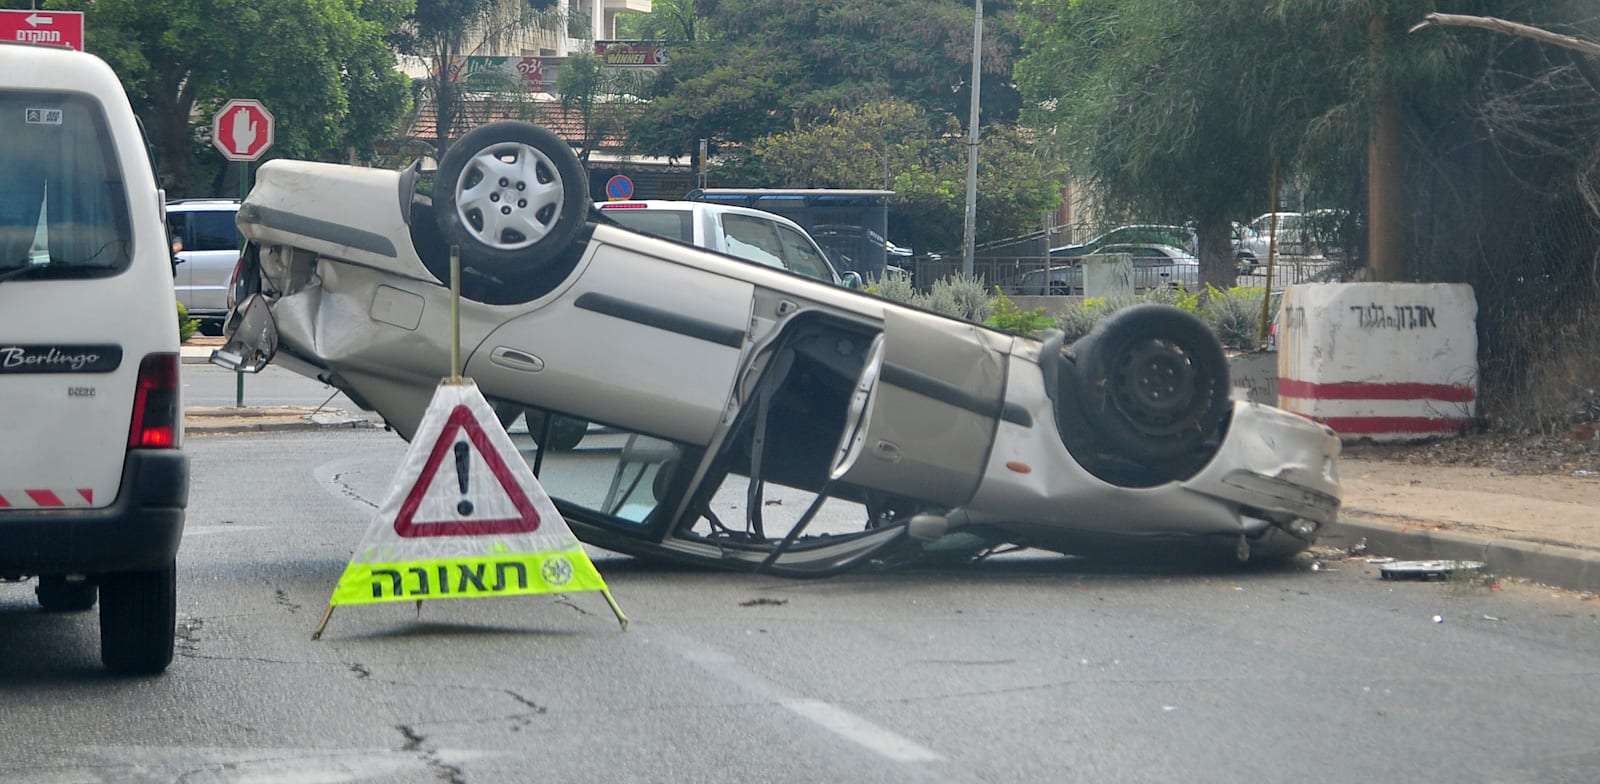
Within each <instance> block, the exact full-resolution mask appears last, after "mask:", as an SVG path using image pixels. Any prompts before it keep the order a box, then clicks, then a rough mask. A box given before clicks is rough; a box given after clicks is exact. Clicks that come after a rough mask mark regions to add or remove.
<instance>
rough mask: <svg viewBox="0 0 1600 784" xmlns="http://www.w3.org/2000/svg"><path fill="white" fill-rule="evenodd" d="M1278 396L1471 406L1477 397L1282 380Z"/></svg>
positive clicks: (1446, 388)
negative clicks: (1436, 401) (1430, 401)
mask: <svg viewBox="0 0 1600 784" xmlns="http://www.w3.org/2000/svg"><path fill="white" fill-rule="evenodd" d="M1278 394H1279V395H1281V396H1283V397H1295V398H1303V399H1306V400H1438V401H1441V402H1445V403H1470V402H1472V401H1473V400H1474V399H1475V398H1476V397H1477V393H1476V392H1475V391H1474V390H1473V389H1472V387H1470V386H1461V385H1457V384H1419V383H1411V382H1403V383H1395V384H1379V383H1372V382H1366V381H1330V382H1324V383H1318V382H1315V381H1298V380H1295V379H1292V378H1288V379H1284V378H1280V379H1278Z"/></svg>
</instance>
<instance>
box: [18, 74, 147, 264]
mask: <svg viewBox="0 0 1600 784" xmlns="http://www.w3.org/2000/svg"><path fill="white" fill-rule="evenodd" d="M108 138H110V136H109V134H108V133H107V131H106V126H105V120H104V118H103V116H102V115H101V113H100V109H99V107H98V105H96V104H95V103H94V102H93V101H92V100H90V99H89V98H87V97H83V96H67V95H56V94H45V93H36V92H5V93H0V140H4V141H3V142H0V177H4V179H5V187H3V188H0V269H15V268H18V267H24V266H29V265H40V266H42V265H46V264H48V265H49V269H48V270H40V275H43V276H62V277H65V276H84V275H88V276H101V275H109V274H112V273H114V272H117V271H119V270H121V269H123V268H124V267H126V266H127V264H128V259H129V255H128V249H129V245H130V244H131V242H130V230H129V224H130V221H129V218H128V208H127V205H126V204H125V203H124V200H123V197H122V188H121V187H120V186H121V182H122V174H121V171H120V169H119V168H118V166H117V160H116V156H115V154H114V153H113V151H112V149H111V145H109V144H107V143H106V141H105V140H106V139H108Z"/></svg>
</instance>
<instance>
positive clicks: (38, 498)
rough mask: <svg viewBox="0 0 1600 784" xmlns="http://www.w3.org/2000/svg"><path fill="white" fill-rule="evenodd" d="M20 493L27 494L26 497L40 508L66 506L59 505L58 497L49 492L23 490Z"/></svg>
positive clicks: (59, 498) (59, 499)
mask: <svg viewBox="0 0 1600 784" xmlns="http://www.w3.org/2000/svg"><path fill="white" fill-rule="evenodd" d="M22 492H24V493H27V494H28V497H29V498H32V499H33V502H34V503H36V504H38V505H40V506H66V504H63V503H61V497H60V496H58V495H56V494H55V493H52V492H50V491H49V490H24V491H22Z"/></svg>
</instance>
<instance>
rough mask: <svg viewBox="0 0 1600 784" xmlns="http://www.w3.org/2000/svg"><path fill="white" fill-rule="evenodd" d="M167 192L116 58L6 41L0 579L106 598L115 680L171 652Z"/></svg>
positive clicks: (151, 667)
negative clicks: (113, 63)
mask: <svg viewBox="0 0 1600 784" xmlns="http://www.w3.org/2000/svg"><path fill="white" fill-rule="evenodd" d="M162 203H163V199H162V194H161V191H160V188H159V187H158V186H157V184H156V179H155V175H154V172H153V171H152V167H151V161H150V155H149V149H148V147H147V145H146V143H145V138H144V134H143V133H142V131H141V130H140V127H139V124H138V121H137V120H136V119H135V118H134V114H133V109H132V108H131V107H130V106H129V104H128V98H127V96H126V95H125V94H124V93H123V90H122V86H121V84H119V83H118V81H117V77H116V74H114V73H112V71H111V69H110V68H109V67H107V66H106V64H105V63H104V62H102V61H101V60H100V59H99V58H97V57H94V56H93V55H89V54H85V53H81V52H74V51H72V50H70V49H63V48H56V47H45V46H37V45H30V44H13V43H5V42H0V579H4V580H10V581H17V580H22V579H27V578H30V577H32V578H37V579H38V583H37V585H36V587H35V594H36V595H37V597H38V600H39V604H40V605H41V606H42V607H43V608H44V609H45V610H47V611H62V612H74V611H84V610H87V609H89V608H90V607H93V606H94V604H95V601H96V599H97V598H98V600H99V602H100V649H101V659H102V660H103V662H104V663H105V665H106V667H107V668H108V669H110V670H112V671H113V672H119V673H157V672H161V671H162V670H164V669H166V667H167V665H168V664H169V663H171V661H172V652H173V634H174V629H175V626H176V616H177V602H176V591H175V584H176V556H177V551H178V542H179V540H180V539H181V538H182V535H183V518H184V507H185V506H186V505H187V503H188V495H189V465H188V461H187V458H186V457H185V455H184V454H183V452H182V451H181V448H180V447H181V445H182V443H183V419H182V410H183V409H182V406H181V401H180V388H181V387H180V384H179V380H178V363H179V358H178V327H177V315H176V314H177V303H176V300H175V299H174V296H173V284H172V265H171V262H170V255H169V254H170V251H169V248H168V246H167V239H166V225H165V222H164V220H163V217H162Z"/></svg>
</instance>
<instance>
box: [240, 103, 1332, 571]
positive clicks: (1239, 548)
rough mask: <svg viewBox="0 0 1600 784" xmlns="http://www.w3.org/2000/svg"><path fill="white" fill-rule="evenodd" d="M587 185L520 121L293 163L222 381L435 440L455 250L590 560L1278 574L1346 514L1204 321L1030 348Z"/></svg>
mask: <svg viewBox="0 0 1600 784" xmlns="http://www.w3.org/2000/svg"><path fill="white" fill-rule="evenodd" d="M586 182H587V178H586V176H585V172H584V171H583V169H582V167H581V165H580V164H579V163H578V161H577V159H576V158H575V157H574V156H573V154H572V152H571V150H570V148H569V147H568V146H567V145H566V144H565V143H564V142H562V141H561V140H560V139H559V138H557V137H556V136H554V135H553V134H551V133H549V132H548V131H546V130H544V129H542V128H539V127H537V126H534V125H529V124H526V123H518V122H501V123H494V124H491V125H486V126H483V127H480V128H478V129H476V130H474V131H472V132H470V133H468V134H466V135H465V136H464V137H462V138H461V139H460V141H458V142H457V143H456V144H455V146H454V147H452V148H451V150H450V151H449V153H448V154H447V155H446V156H445V157H444V158H443V160H442V161H441V162H440V165H439V167H438V170H437V171H436V172H433V173H432V176H431V177H430V176H429V173H428V172H426V171H424V170H423V169H422V168H421V167H420V165H414V166H412V167H411V168H408V169H406V170H404V171H385V170H373V169H364V168H356V167H349V166H341V165H334V164H324V163H310V162H299V161H272V162H269V163H267V164H265V165H264V166H262V167H261V169H260V172H259V179H258V182H257V184H256V186H255V188H254V190H252V191H251V193H250V195H249V198H247V199H246V200H245V202H244V205H243V207H242V209H241V210H240V211H239V226H240V229H241V230H242V231H243V233H244V235H245V237H246V238H248V240H249V246H248V249H247V251H246V253H245V255H244V257H243V258H242V259H241V262H240V270H239V274H238V275H237V278H238V280H237V283H236V291H235V297H236V300H237V302H238V303H239V304H238V306H237V307H236V309H235V311H234V313H233V314H232V315H231V317H230V320H229V325H228V331H229V336H230V343H229V346H228V347H227V348H226V349H225V350H224V351H222V352H219V354H218V357H219V358H220V360H221V362H220V363H221V364H226V365H228V366H234V367H238V366H243V367H245V368H246V369H254V368H259V367H260V366H261V365H262V364H264V363H265V362H267V361H275V362H277V363H278V364H280V365H283V366H285V367H289V368H292V369H294V370H296V371H298V372H300V373H303V374H305V375H308V376H312V377H315V378H318V379H321V380H323V381H325V382H326V383H328V384H331V385H333V386H334V387H337V388H338V389H340V390H342V391H343V392H344V393H345V394H347V395H348V396H349V397H350V398H351V399H352V400H354V401H355V402H357V403H358V404H360V405H362V406H364V407H366V408H369V409H372V410H374V411H377V412H378V413H379V414H381V415H382V416H383V417H384V419H385V420H386V421H387V422H388V424H389V425H390V426H392V427H393V428H394V429H395V430H396V431H397V432H399V434H400V435H401V436H403V437H406V438H408V439H409V438H410V437H411V435H412V434H413V432H414V430H415V428H416V427H417V425H418V423H419V422H420V420H421V418H422V415H423V411H424V410H425V409H426V407H427V405H428V401H429V399H430V396H431V395H432V393H433V391H434V388H435V386H437V384H438V383H439V381H440V379H441V378H443V377H445V376H447V375H449V374H450V373H451V370H452V367H451V363H452V360H451V346H452V337H451V324H452V318H451V292H450V286H449V281H450V280H451V275H450V267H451V255H452V253H451V249H452V247H454V248H457V249H458V253H459V259H460V266H461V274H460V289H461V295H462V296H461V301H460V310H459V322H460V346H461V356H462V359H463V360H464V361H463V365H464V370H465V375H467V376H470V377H471V378H473V379H474V380H476V382H477V384H478V387H479V388H480V389H481V390H482V391H483V393H484V394H485V395H486V396H487V397H488V398H489V399H490V401H491V403H493V405H494V406H495V409H496V411H497V412H498V413H500V415H501V416H502V419H503V420H504V422H505V423H506V424H507V425H508V426H509V427H510V428H511V429H512V432H513V433H514V435H515V437H516V438H517V439H518V440H519V441H520V443H521V444H523V445H525V447H526V451H525V453H524V456H525V457H526V458H527V460H528V461H529V462H530V464H531V465H532V466H533V468H534V471H535V473H536V474H537V475H538V477H539V479H540V482H541V483H542V484H543V485H544V487H545V489H546V490H548V491H549V493H550V494H551V496H553V497H554V498H555V500H556V502H557V505H558V507H559V508H560V510H561V512H562V514H563V515H564V516H565V517H566V519H567V521H568V523H569V525H570V526H571V527H572V530H573V531H574V532H575V533H576V534H577V535H578V537H579V538H581V539H583V540H584V541H585V542H588V543H590V544H592V545H596V546H600V547H604V548H607V549H610V550H614V551H618V552H622V553H628V554H632V555H636V556H640V557H653V558H667V559H673V560H679V561H686V562H692V563H697V564H705V565H714V566H719V567H726V568H734V569H745V570H756V569H759V570H766V571H769V572H772V573H777V574H785V575H795V576H802V575H823V574H830V573H833V572H836V571H838V570H841V569H846V568H850V567H853V566H856V565H860V564H863V563H867V562H869V561H870V562H873V563H878V564H895V563H902V562H906V561H910V560H914V559H916V558H917V557H920V556H922V555H926V554H930V553H932V554H949V553H952V552H954V553H958V554H963V555H970V556H978V555H982V554H984V553H987V552H992V551H994V550H997V549H1001V548H1006V547H1010V546H1026V547H1035V548H1042V549H1046V550H1052V551H1059V552H1064V553H1075V554H1094V553H1097V552H1105V551H1121V552H1127V549H1128V548H1129V547H1133V548H1162V547H1164V546H1165V547H1170V546H1172V545H1175V544H1176V545H1178V546H1181V547H1184V548H1189V549H1193V550H1196V551H1200V550H1215V551H1218V552H1227V553H1234V554H1237V555H1238V556H1239V557H1240V558H1246V557H1252V556H1253V557H1273V558H1281V557H1285V556H1287V555H1291V554H1293V553H1296V552H1298V551H1300V550H1303V549H1304V548H1305V547H1307V546H1308V545H1309V544H1310V543H1311V542H1312V541H1313V540H1314V538H1315V536H1316V534H1317V531H1318V529H1319V527H1320V526H1322V525H1324V524H1327V523H1329V522H1331V521H1333V520H1334V518H1335V516H1336V514H1337V511H1338V507H1339V484H1338V478H1337V473H1336V461H1337V456H1338V453H1339V441H1338V440H1337V438H1336V437H1335V436H1334V435H1333V433H1332V432H1331V431H1329V430H1328V429H1327V428H1325V427H1323V426H1321V425H1318V424H1316V423H1314V422H1311V421H1310V420H1308V419H1304V418H1302V417H1299V416H1297V415H1294V414H1290V413H1287V412H1284V411H1281V410H1278V409H1275V408H1272V407H1269V406H1263V405H1259V404H1256V403H1251V402H1246V401H1243V400H1235V399H1233V398H1232V396H1231V395H1230V387H1229V381H1228V371H1227V364H1226V360H1225V357H1224V355H1223V352H1222V349H1221V347H1220V346H1219V345H1218V343H1217V341H1216V339H1215V338H1214V337H1213V336H1212V334H1211V333H1210V331H1209V330H1207V329H1206V328H1205V327H1204V326H1203V325H1202V324H1201V323H1200V322H1199V321H1198V320H1197V319H1195V318H1194V317H1193V316H1191V315H1189V314H1187V313H1185V312H1183V311H1180V310H1177V309H1175V308H1167V307H1164V306H1156V305H1144V306H1138V307H1132V308H1128V309H1125V310H1122V311H1119V312H1118V313H1116V314H1115V315H1113V316H1112V317H1111V318H1109V319H1107V320H1106V321H1104V322H1103V323H1102V324H1100V325H1099V326H1098V327H1097V328H1096V329H1095V330H1094V332H1093V333H1092V334H1090V335H1089V336H1087V337H1085V338H1084V339H1082V340H1079V341H1076V342H1075V343H1072V344H1071V345H1064V344H1063V340H1062V337H1061V335H1060V334H1059V333H1057V334H1053V335H1048V336H1046V337H1045V338H1044V339H1043V340H1032V339H1028V338H1021V337H1015V336H1012V335H1009V334H1005V333H1001V332H997V331H994V330H991V329H988V328H985V327H983V326H980V325H976V324H972V323H968V322H964V321H960V320H956V319H951V318H947V317H944V316H940V315H937V314H934V313H930V312H926V311H923V310H919V309H916V308H912V307H908V306H905V305H901V304H898V303H894V302H890V301H887V300H884V299H881V298H877V297H874V296H871V295H870V294H865V293H861V292H857V291H851V290H848V289H845V288H841V287H838V286H834V285H829V284H827V283H825V282H821V281H818V280H814V279H811V278H807V277H803V276H800V275H797V274H792V273H789V272H786V271H784V270H783V269H780V268H775V267H772V266H768V265H762V264H755V263H751V262H749V261H747V260H743V259H740V258H736V257H733V256H726V255H722V254H720V253H716V252H713V251H709V250H705V249H701V248H696V247H692V246H689V245H683V244H679V243H675V242H671V241H668V240H664V239H660V238H658V237H652V236H648V235H645V234H640V233H636V232H633V231H629V230H626V229H623V228H621V227H619V226H617V225H614V223H613V222H612V221H610V220H608V219H607V218H606V217H605V214H604V212H602V211H599V210H594V209H592V205H591V202H590V199H589V195H588V188H587V184H586ZM780 250H781V249H778V248H774V249H773V252H779V251H780ZM519 423H520V424H519ZM524 430H525V431H526V432H524Z"/></svg>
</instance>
